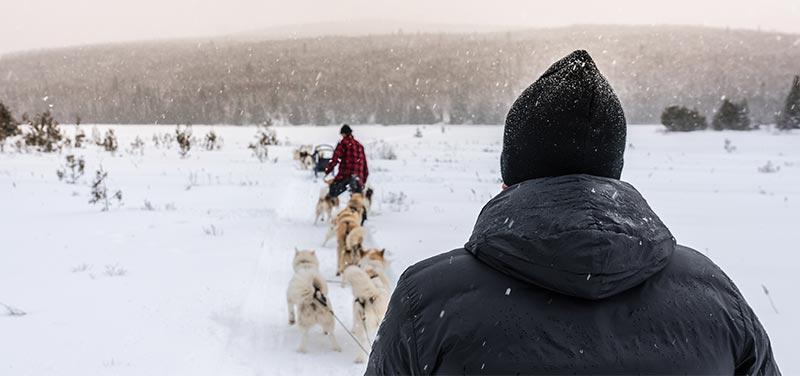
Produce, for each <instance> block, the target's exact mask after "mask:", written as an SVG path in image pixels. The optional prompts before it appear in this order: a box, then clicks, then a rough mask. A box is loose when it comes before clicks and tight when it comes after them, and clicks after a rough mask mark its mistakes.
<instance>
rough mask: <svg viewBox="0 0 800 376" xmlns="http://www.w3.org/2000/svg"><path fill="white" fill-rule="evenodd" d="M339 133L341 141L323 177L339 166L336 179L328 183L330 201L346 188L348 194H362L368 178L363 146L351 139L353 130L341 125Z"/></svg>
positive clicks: (365, 214)
mask: <svg viewBox="0 0 800 376" xmlns="http://www.w3.org/2000/svg"><path fill="white" fill-rule="evenodd" d="M339 133H340V134H341V135H342V140H341V141H339V144H338V145H336V150H334V151H333V157H332V158H331V163H330V164H328V167H326V168H325V176H326V177H327V176H328V174H330V173H331V172H332V171H333V168H334V167H336V166H337V165H338V166H339V171H338V172H337V173H336V177H335V178H333V181H332V182H331V183H330V184H331V188H330V191H329V193H328V198H329V199H331V200H332V199H334V198H336V197H338V196H339V195H340V194H342V192H344V191H345V190H346V189H347V188H348V187H349V188H350V193H362V192H363V191H364V184H367V177H369V169H368V168H367V156H366V155H364V146H362V145H361V143H360V142H358V141H356V139H355V138H354V137H353V130H352V129H351V128H350V126H349V125H347V124H345V125H343V126H342V129H341V130H340V131H339ZM326 181H328V180H326ZM366 219H367V213H366V212H364V218H363V219H362V222H363V221H365V220H366Z"/></svg>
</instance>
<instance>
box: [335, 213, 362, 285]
mask: <svg viewBox="0 0 800 376" xmlns="http://www.w3.org/2000/svg"><path fill="white" fill-rule="evenodd" d="M365 233H366V229H365V228H364V227H361V226H358V225H356V227H355V228H354V229H352V230H351V231H350V233H348V234H347V237H346V238H345V247H344V249H343V250H342V251H341V252H342V265H341V267H342V268H346V267H348V266H350V265H358V262H359V261H360V260H361V255H362V251H363V250H364V234H365ZM341 286H342V288H344V287H346V286H347V280H346V279H345V278H344V276H342V282H341Z"/></svg>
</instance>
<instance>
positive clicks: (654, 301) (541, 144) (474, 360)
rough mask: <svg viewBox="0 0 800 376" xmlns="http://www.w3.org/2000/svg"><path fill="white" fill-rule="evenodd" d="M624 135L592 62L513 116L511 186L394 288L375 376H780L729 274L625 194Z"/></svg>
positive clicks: (615, 105)
mask: <svg viewBox="0 0 800 376" xmlns="http://www.w3.org/2000/svg"><path fill="white" fill-rule="evenodd" d="M625 134H626V123H625V116H624V114H623V111H622V106H621V105H620V103H619V100H618V99H617V97H616V95H615V94H614V92H613V90H612V89H611V86H610V85H609V84H608V82H607V81H606V80H605V78H604V77H603V76H602V75H601V74H600V72H599V71H598V70H597V67H596V66H595V64H594V62H593V61H592V59H591V57H590V56H589V54H588V53H586V52H585V51H576V52H573V53H572V54H570V55H569V56H567V57H565V58H564V59H562V60H560V61H558V62H556V63H555V64H554V65H553V66H552V67H551V68H550V69H548V70H547V71H546V72H545V73H544V75H542V77H541V78H539V80H537V81H536V82H535V83H533V85H531V86H530V87H529V88H527V89H526V90H525V91H524V92H523V93H522V94H521V95H520V97H519V98H518V99H517V100H516V102H515V103H514V104H513V106H512V107H511V109H510V111H509V113H508V117H507V119H506V125H505V132H504V137H503V152H502V157H501V169H502V175H503V180H504V183H505V185H507V186H508V188H507V189H505V190H504V191H503V192H502V193H500V194H499V195H497V196H496V197H494V198H493V199H492V200H491V201H489V203H487V204H486V206H485V207H484V208H483V210H482V211H481V213H480V215H479V216H478V220H477V223H476V224H475V228H474V230H473V233H472V236H471V237H470V239H469V241H468V242H467V243H466V245H465V246H464V248H461V249H457V250H454V251H451V252H448V253H444V254H441V255H438V256H435V257H432V258H430V259H427V260H424V261H422V262H420V263H418V264H416V265H413V266H411V267H409V268H408V269H407V270H406V271H405V272H404V273H403V275H402V276H401V277H400V280H399V281H398V284H397V288H396V290H395V292H394V294H393V295H392V298H391V302H390V304H389V310H388V312H387V314H386V318H385V320H384V322H383V324H382V325H381V328H380V330H379V332H378V336H377V337H376V339H375V344H374V347H373V350H372V353H371V355H370V358H369V363H368V366H367V371H366V374H368V375H389V374H391V375H394V374H411V375H423V374H495V375H496V374H564V373H579V374H634V373H635V374H768V375H774V374H780V371H779V370H778V366H777V364H776V363H775V360H774V359H773V355H772V349H771V346H770V342H769V338H768V336H767V333H766V332H765V330H764V328H763V327H762V326H761V324H760V323H759V321H758V318H756V315H755V314H754V313H753V311H752V309H750V307H749V306H748V304H747V302H746V301H745V299H744V297H743V296H742V294H741V293H740V292H739V290H738V289H737V288H736V286H735V285H734V283H733V282H732V281H731V280H730V278H728V276H727V275H725V273H724V272H723V271H722V270H721V269H720V268H719V267H718V266H717V265H715V264H714V263H713V262H712V261H711V260H709V259H708V258H706V257H705V256H703V255H702V254H700V253H699V252H697V251H695V250H693V249H691V248H688V247H684V246H682V245H678V244H677V243H676V240H675V238H674V237H673V236H672V234H671V233H670V231H669V230H668V229H667V227H666V226H665V225H664V224H663V223H662V222H661V220H660V219H659V218H658V216H657V215H656V214H655V213H654V212H653V211H652V210H651V209H650V207H649V206H648V205H647V202H646V201H645V199H644V198H643V197H642V196H641V194H640V193H639V192H637V191H636V189H635V188H634V187H633V186H631V185H630V184H628V183H625V182H623V181H620V180H619V179H620V175H621V173H622V166H623V152H624V149H625Z"/></svg>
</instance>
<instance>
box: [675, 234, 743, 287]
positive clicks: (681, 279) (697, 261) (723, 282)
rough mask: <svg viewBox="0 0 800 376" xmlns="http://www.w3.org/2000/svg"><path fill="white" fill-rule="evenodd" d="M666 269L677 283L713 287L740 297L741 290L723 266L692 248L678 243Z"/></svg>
mask: <svg viewBox="0 0 800 376" xmlns="http://www.w3.org/2000/svg"><path fill="white" fill-rule="evenodd" d="M664 271H665V272H666V276H669V277H670V279H671V280H673V281H676V283H679V284H691V285H695V286H708V287H713V288H714V290H717V291H725V292H727V293H728V294H730V295H731V296H732V297H735V299H736V300H739V299H740V293H739V290H738V289H737V288H736V285H735V284H734V283H733V281H732V280H731V278H730V277H728V275H727V274H725V272H724V271H723V270H722V268H720V267H719V266H718V265H717V264H715V263H714V261H712V260H711V259H710V258H708V257H707V256H706V255H704V254H702V253H700V252H698V251H696V250H694V249H692V248H689V247H686V246H683V245H678V246H677V247H676V248H675V252H673V254H672V257H671V258H670V261H669V263H668V264H667V267H666V268H664ZM701 291H702V290H701Z"/></svg>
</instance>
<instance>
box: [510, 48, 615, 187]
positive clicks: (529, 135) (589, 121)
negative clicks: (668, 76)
mask: <svg viewBox="0 0 800 376" xmlns="http://www.w3.org/2000/svg"><path fill="white" fill-rule="evenodd" d="M625 136H626V123H625V114H624V113H623V111H622V105H621V104H620V102H619V99H618V98H617V95H616V94H614V90H613V89H611V85H610V84H609V83H608V81H606V79H605V77H603V75H602V74H600V71H599V70H598V69H597V66H596V65H595V63H594V61H593V60H592V58H591V56H589V53H588V52H586V51H584V50H578V51H575V52H573V53H571V54H569V55H568V56H566V57H564V58H563V59H561V60H559V61H557V62H556V63H555V64H553V65H552V66H551V67H550V69H548V70H547V71H546V72H545V73H544V74H543V75H542V76H541V77H539V79H538V80H536V82H534V83H533V84H532V85H531V86H530V87H528V88H527V89H525V91H523V92H522V94H520V96H519V98H517V100H516V101H515V102H514V104H513V105H512V106H511V109H510V110H509V111H508V116H507V117H506V124H505V130H504V134H503V153H502V156H501V158H500V165H501V170H502V175H503V181H504V183H505V184H506V185H509V186H510V185H513V184H517V183H520V182H523V181H526V180H530V179H536V178H541V177H547V176H561V175H570V174H588V175H595V176H603V177H609V178H614V179H619V178H620V175H621V174H622V165H623V158H622V156H623V153H624V152H625Z"/></svg>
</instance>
